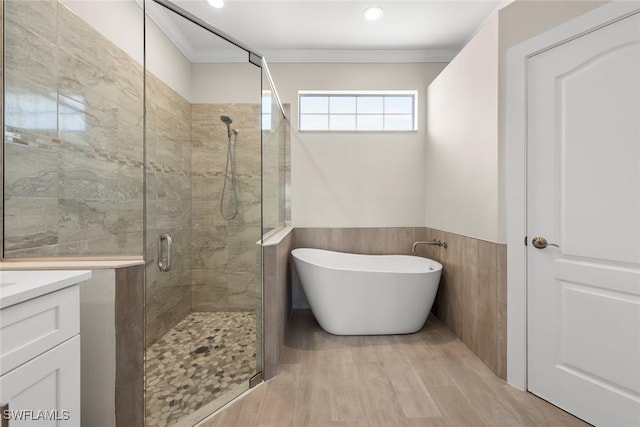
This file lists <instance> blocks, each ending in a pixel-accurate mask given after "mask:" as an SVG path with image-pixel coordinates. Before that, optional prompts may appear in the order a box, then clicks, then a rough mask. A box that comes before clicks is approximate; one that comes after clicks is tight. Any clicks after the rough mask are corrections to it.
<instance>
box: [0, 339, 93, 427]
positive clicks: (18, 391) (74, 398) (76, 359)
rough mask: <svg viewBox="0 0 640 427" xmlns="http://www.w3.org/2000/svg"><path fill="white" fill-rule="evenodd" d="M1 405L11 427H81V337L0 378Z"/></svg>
mask: <svg viewBox="0 0 640 427" xmlns="http://www.w3.org/2000/svg"><path fill="white" fill-rule="evenodd" d="M0 401H2V402H4V403H8V404H9V411H10V412H11V413H14V414H16V415H14V416H13V418H15V419H13V420H11V421H9V425H10V426H15V427H19V426H25V427H26V426H40V425H42V426H50V425H55V426H65V427H80V419H81V418H80V337H79V336H76V337H74V338H72V339H70V340H69V341H66V342H65V343H63V344H60V345H58V346H56V347H55V348H53V349H51V350H49V351H47V352H45V353H44V354H42V355H40V356H38V357H36V358H35V359H33V360H31V361H29V362H27V363H25V364H24V365H22V366H20V367H19V368H17V369H14V370H13V371H11V372H9V373H8V374H6V375H2V376H0ZM19 414H21V415H19ZM53 420H57V421H53Z"/></svg>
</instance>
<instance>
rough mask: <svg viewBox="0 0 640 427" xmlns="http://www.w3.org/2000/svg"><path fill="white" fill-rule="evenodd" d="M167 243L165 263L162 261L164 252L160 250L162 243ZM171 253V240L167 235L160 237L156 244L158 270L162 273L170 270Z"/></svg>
mask: <svg viewBox="0 0 640 427" xmlns="http://www.w3.org/2000/svg"><path fill="white" fill-rule="evenodd" d="M165 241H166V242H167V261H166V262H165V261H164V251H163V250H162V248H163V246H164V242H165ZM172 252H173V239H172V238H171V236H170V235H169V234H167V233H163V234H162V235H161V236H160V241H159V242H158V269H159V270H160V271H162V272H164V273H166V272H167V271H170V270H171V254H172Z"/></svg>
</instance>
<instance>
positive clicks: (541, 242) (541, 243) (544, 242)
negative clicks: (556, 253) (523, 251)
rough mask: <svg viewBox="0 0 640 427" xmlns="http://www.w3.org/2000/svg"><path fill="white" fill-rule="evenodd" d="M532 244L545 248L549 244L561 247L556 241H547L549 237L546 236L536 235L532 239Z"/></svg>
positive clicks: (535, 246) (538, 247) (537, 247)
mask: <svg viewBox="0 0 640 427" xmlns="http://www.w3.org/2000/svg"><path fill="white" fill-rule="evenodd" d="M531 244H532V245H533V247H534V248H536V249H544V248H546V247H547V246H555V247H556V248H559V247H560V246H558V245H556V244H555V243H549V242H547V239H545V238H544V237H540V236H538V237H534V238H533V240H532V241H531Z"/></svg>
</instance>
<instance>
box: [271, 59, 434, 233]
mask: <svg viewBox="0 0 640 427" xmlns="http://www.w3.org/2000/svg"><path fill="white" fill-rule="evenodd" d="M444 66H445V64H443V63H398V64H345V63H331V64H319V63H305V64H302V63H274V64H270V69H271V74H272V75H273V79H274V80H275V83H276V86H277V88H278V93H279V95H280V98H281V99H282V102H283V103H291V106H292V109H291V133H292V135H291V165H292V170H291V181H292V212H291V215H292V225H293V226H298V227H378V226H380V227H382V226H419V225H422V224H423V223H424V190H423V182H424V160H423V159H424V140H425V135H426V132H425V120H424V118H425V114H424V111H425V105H426V104H425V89H426V86H427V85H428V84H429V82H430V81H431V80H433V78H434V77H435V76H436V75H437V74H438V73H439V72H440V71H441V70H442V69H443V68H444ZM304 89H307V90H321V89H327V90H347V89H353V90H393V89H402V90H405V89H417V90H419V111H418V114H419V118H420V119H419V131H418V132H400V133H363V134H358V133H342V132H336V133H318V132H315V133H312V132H299V131H298V129H297V128H298V120H297V114H298V111H297V105H298V102H297V96H298V90H304Z"/></svg>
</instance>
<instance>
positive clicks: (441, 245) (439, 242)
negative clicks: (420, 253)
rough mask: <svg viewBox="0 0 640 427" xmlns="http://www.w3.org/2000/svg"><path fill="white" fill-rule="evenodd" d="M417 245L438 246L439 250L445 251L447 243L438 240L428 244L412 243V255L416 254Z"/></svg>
mask: <svg viewBox="0 0 640 427" xmlns="http://www.w3.org/2000/svg"><path fill="white" fill-rule="evenodd" d="M418 245H433V246H440V247H441V248H445V249H447V242H442V241H440V240H438V239H433V240H430V241H428V242H414V243H413V246H412V247H411V252H412V253H414V254H415V253H416V246H418Z"/></svg>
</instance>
